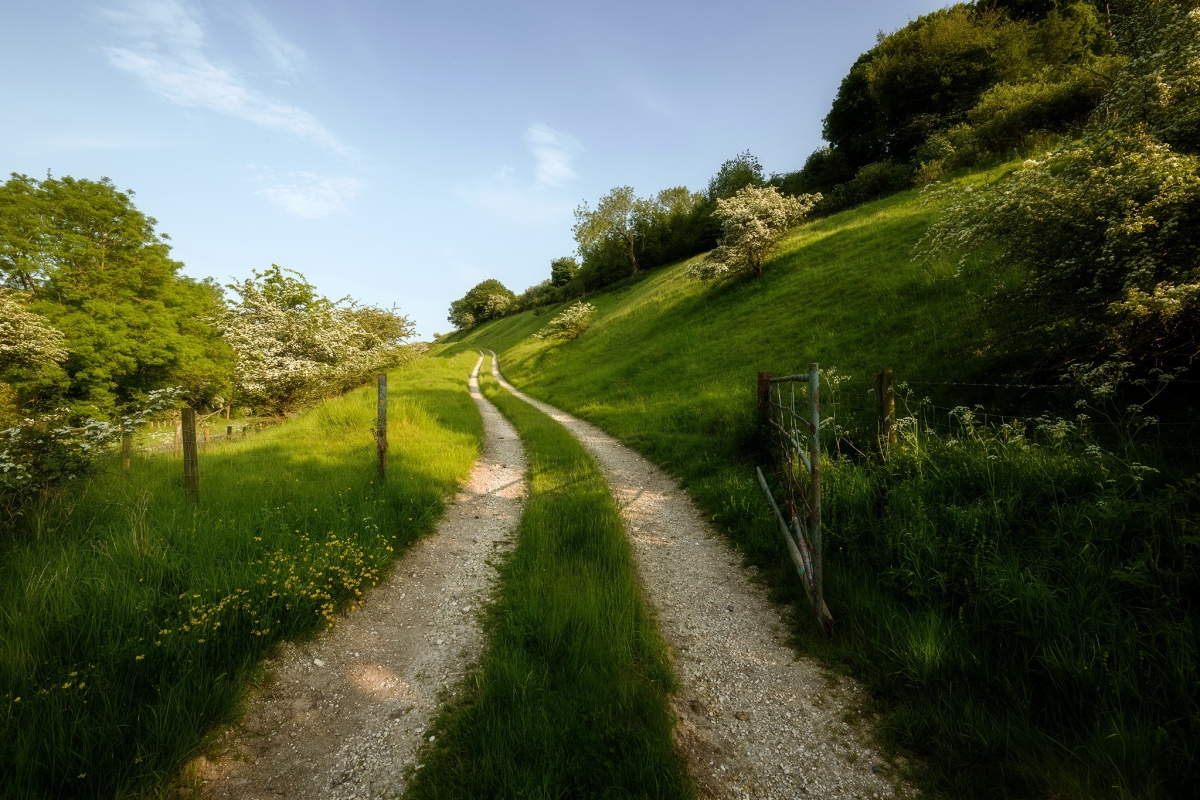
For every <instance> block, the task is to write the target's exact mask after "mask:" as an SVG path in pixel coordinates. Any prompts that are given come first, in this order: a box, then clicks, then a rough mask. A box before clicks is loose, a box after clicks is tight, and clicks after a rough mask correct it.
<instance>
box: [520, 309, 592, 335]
mask: <svg viewBox="0 0 1200 800" xmlns="http://www.w3.org/2000/svg"><path fill="white" fill-rule="evenodd" d="M595 313H596V307H595V306H594V305H592V304H591V303H584V302H583V301H579V302H577V303H573V304H572V305H570V306H569V307H568V308H567V309H566V310H565V311H563V312H562V313H560V314H557V315H555V316H554V318H553V319H551V320H550V322H549V323H548V324H547V325H546V327H545V328H544V329H542V330H540V331H538V332H537V333H535V334H534V338H536V339H577V338H579V336H580V335H581V334H582V333H583V332H584V331H586V330H587V329H588V328H589V327H591V325H592V317H593V316H594V315H595Z"/></svg>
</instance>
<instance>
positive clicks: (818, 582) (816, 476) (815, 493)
mask: <svg viewBox="0 0 1200 800" xmlns="http://www.w3.org/2000/svg"><path fill="white" fill-rule="evenodd" d="M808 432H809V437H808V460H809V463H810V465H811V467H810V471H809V475H810V477H811V480H810V481H809V487H810V489H811V491H812V498H811V500H810V502H809V508H810V509H811V516H810V518H809V528H808V531H809V533H808V535H809V540H810V541H811V543H812V549H813V589H814V591H813V595H814V597H815V600H816V612H817V619H818V620H819V621H820V623H821V627H822V628H824V627H825V624H826V623H825V620H826V617H828V616H829V611H828V609H826V608H825V548H824V545H823V543H822V538H823V537H822V533H821V371H820V368H819V367H818V366H817V364H815V363H813V364H809V365H808Z"/></svg>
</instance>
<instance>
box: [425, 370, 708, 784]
mask: <svg viewBox="0 0 1200 800" xmlns="http://www.w3.org/2000/svg"><path fill="white" fill-rule="evenodd" d="M481 383H482V386H483V391H484V393H485V394H486V396H487V397H488V399H490V400H491V401H492V402H493V403H495V404H496V406H498V407H499V408H500V410H501V412H502V413H503V414H504V415H505V416H506V417H508V419H509V420H511V421H512V423H513V425H514V426H516V428H517V431H518V432H519V433H520V435H521V438H522V440H523V441H524V443H525V447H526V453H527V457H528V460H529V474H528V480H529V499H528V502H527V505H526V508H525V513H524V515H523V516H522V518H521V526H520V531H519V536H520V539H519V541H518V544H517V547H516V550H515V551H514V552H513V554H512V556H511V558H510V559H509V560H508V561H507V563H506V564H505V565H504V566H503V567H501V571H500V584H499V591H498V592H497V594H498V598H499V599H498V601H497V602H496V604H495V605H494V606H493V607H492V608H491V610H490V611H489V612H488V618H487V620H486V622H487V626H488V628H489V630H490V632H491V637H492V638H491V643H490V644H489V646H488V649H487V652H486V653H485V655H484V657H483V661H482V663H481V665H480V667H479V669H478V670H477V671H476V673H475V674H474V676H473V677H472V678H471V679H470V681H469V684H468V689H467V691H466V693H465V695H464V697H463V698H462V699H461V700H460V701H459V702H457V703H456V704H455V705H453V706H452V707H451V708H450V709H449V710H448V711H447V712H446V713H445V714H443V716H442V717H441V718H440V719H439V720H438V721H437V723H436V724H435V725H434V726H433V728H432V730H431V732H432V733H434V734H436V736H437V739H436V745H435V746H433V747H431V748H430V752H429V753H428V754H427V758H426V761H425V763H426V766H425V768H424V769H423V770H422V771H421V772H419V773H418V776H417V779H416V781H415V782H414V784H413V786H412V788H411V790H410V792H409V795H410V796H411V797H414V798H451V797H453V798H467V797H522V798H551V797H555V798H557V797H656V798H669V797H692V796H693V795H694V790H693V787H692V785H691V782H690V781H689V779H688V777H687V774H686V769H685V765H684V763H683V761H682V759H681V758H680V757H679V756H678V754H677V753H676V752H675V751H674V750H673V748H672V746H671V728H672V715H671V712H670V708H669V705H668V701H667V694H668V692H669V691H670V690H671V688H672V683H673V678H672V675H671V671H670V666H669V662H668V659H667V654H666V650H665V647H664V645H663V643H662V640H661V639H660V638H659V635H658V631H657V627H656V624H655V621H654V619H653V618H652V617H651V616H650V615H649V614H648V613H647V612H646V610H645V607H644V605H643V603H642V599H641V597H640V594H639V592H640V590H639V586H638V581H637V577H636V574H635V572H634V569H633V562H632V553H631V551H630V548H629V543H628V541H627V540H626V538H625V534H624V529H623V527H622V523H621V516H620V511H619V509H618V508H617V505H616V503H615V502H614V501H613V499H612V496H611V495H610V494H609V492H608V487H607V485H606V483H605V481H604V477H603V475H601V473H600V470H599V469H598V468H597V466H596V464H595V462H594V461H592V459H591V457H590V456H588V454H587V453H586V452H585V451H584V449H583V447H582V446H580V444H579V443H578V442H576V441H575V439H574V438H573V437H572V436H571V435H570V433H568V432H567V430H566V429H565V428H563V427H562V426H561V425H559V424H558V423H557V422H554V421H553V420H552V419H550V418H549V417H547V416H546V415H545V414H543V413H542V412H540V411H538V410H537V409H535V408H533V407H532V406H530V405H528V404H526V403H525V402H523V401H521V400H518V399H517V398H515V397H513V396H512V395H510V394H509V393H508V392H507V391H505V390H504V389H502V388H501V387H500V386H499V385H498V384H497V383H496V382H495V380H494V379H492V378H490V377H485V378H484V379H483V380H482V381H481Z"/></svg>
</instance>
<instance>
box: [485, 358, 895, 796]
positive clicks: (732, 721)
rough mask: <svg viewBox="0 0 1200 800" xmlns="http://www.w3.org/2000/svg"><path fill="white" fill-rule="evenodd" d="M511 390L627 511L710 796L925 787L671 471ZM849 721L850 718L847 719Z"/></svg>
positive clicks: (690, 751)
mask: <svg viewBox="0 0 1200 800" xmlns="http://www.w3.org/2000/svg"><path fill="white" fill-rule="evenodd" d="M492 355H493V359H492V373H493V375H495V377H496V379H497V380H499V381H500V382H501V383H502V384H503V385H504V386H505V387H506V388H507V389H508V390H509V391H511V392H513V393H514V394H516V395H517V396H518V397H521V398H522V399H524V400H526V401H527V402H529V403H531V404H532V405H534V406H535V407H537V408H539V409H541V410H542V411H544V412H545V413H547V414H549V415H550V416H551V417H553V418H554V419H555V420H557V421H558V422H559V423H561V424H562V425H564V426H565V427H566V428H567V429H568V430H569V431H571V433H572V434H574V435H575V437H576V438H578V439H579V441H580V442H581V443H582V444H583V445H584V447H586V448H587V450H588V451H589V452H591V454H592V455H593V456H594V457H595V458H596V460H597V461H598V462H599V464H600V468H601V470H602V471H603V472H604V475H605V477H606V478H607V480H608V483H609V486H610V488H611V490H612V493H613V497H614V498H615V499H616V500H617V502H618V503H619V504H620V506H621V508H622V512H623V514H624V517H625V523H626V527H627V529H628V531H629V534H630V537H631V539H632V541H633V545H634V552H635V554H636V558H637V560H638V569H639V572H640V575H641V578H642V581H643V584H644V586H645V588H646V593H647V596H648V597H649V600H650V602H651V604H652V606H653V607H654V609H655V611H656V613H657V615H658V617H659V619H660V620H661V622H662V628H663V634H664V636H665V637H666V639H667V641H668V643H669V644H670V645H671V647H672V651H673V655H674V658H675V672H676V675H677V676H678V678H679V682H680V690H679V691H678V692H677V693H676V694H675V696H674V698H673V705H674V708H675V713H676V715H677V718H678V722H677V728H676V735H677V741H678V745H679V747H680V748H681V750H682V751H683V752H684V753H686V756H687V758H688V761H689V764H690V768H691V774H692V776H693V777H694V778H695V780H696V782H697V784H698V785H699V787H700V793H701V796H702V797H709V798H747V797H752V798H795V797H813V798H845V800H850V798H877V797H905V796H914V795H915V794H916V792H915V791H914V790H913V789H912V788H911V787H910V786H908V785H907V784H906V783H905V782H904V781H903V780H902V779H901V778H900V777H899V774H898V770H897V767H898V766H899V765H898V764H897V763H894V762H890V761H888V760H887V759H886V758H885V756H884V755H883V754H882V753H881V752H880V751H879V750H878V749H877V748H876V747H874V746H873V744H872V743H871V738H870V731H869V729H868V728H869V725H868V724H867V723H866V721H865V720H863V719H862V717H861V715H860V714H858V713H857V710H858V708H859V707H861V706H862V705H863V701H864V700H865V699H866V696H865V694H864V692H863V690H862V689H861V687H859V686H858V685H857V684H855V683H854V682H853V681H851V680H848V679H846V678H843V677H837V676H834V675H832V674H829V673H827V672H826V671H825V670H823V669H822V668H821V666H820V665H819V664H818V663H817V662H816V661H813V660H811V659H805V658H800V659H798V658H797V656H796V653H795V651H794V650H792V649H791V648H790V647H789V646H788V645H787V643H786V639H785V631H786V630H787V625H786V624H785V622H784V620H783V618H782V617H781V615H780V610H779V609H777V608H776V607H775V606H773V605H772V604H771V602H770V601H769V599H768V597H767V593H766V590H765V589H764V588H763V585H762V584H761V582H758V581H756V580H755V579H754V577H755V576H754V570H753V569H746V568H743V567H742V566H741V563H742V559H741V556H740V555H739V554H738V553H737V552H736V551H734V550H733V549H731V548H730V546H729V545H728V543H727V541H726V540H725V538H724V537H722V536H721V535H720V534H719V533H718V532H717V531H715V530H714V529H713V528H712V526H711V525H709V524H708V522H707V520H706V519H705V518H704V516H703V515H702V514H701V513H700V511H699V509H698V508H697V507H696V506H695V504H694V503H693V502H692V500H691V498H690V497H688V496H687V494H686V493H684V492H683V491H682V490H680V489H679V487H678V485H677V484H676V482H675V481H674V479H672V478H671V477H670V476H669V475H667V474H666V473H664V472H663V471H662V470H660V469H659V468H658V467H656V466H654V465H653V464H651V463H650V462H649V461H647V460H646V459H645V458H643V457H642V456H640V455H638V454H637V453H635V452H634V451H633V450H631V449H629V448H628V447H626V446H624V445H622V444H621V443H620V442H618V441H617V440H616V439H614V438H613V437H611V436H609V435H608V434H606V433H604V432H603V431H601V430H600V429H599V428H597V427H595V426H593V425H590V424H588V423H586V422H583V421H581V420H579V419H576V418H575V417H573V416H571V415H570V414H567V413H565V412H563V411H560V410H559V409H557V408H555V407H554V406H550V405H547V404H546V403H542V402H539V401H537V400H534V399H532V398H530V397H527V396H525V395H523V394H521V393H520V392H519V391H518V390H516V389H515V388H514V387H512V386H511V385H510V384H508V383H507V382H506V381H505V380H504V379H503V377H501V375H500V372H499V369H498V367H497V361H496V358H495V353H493V354H492ZM847 720H855V724H850V722H848V721H847Z"/></svg>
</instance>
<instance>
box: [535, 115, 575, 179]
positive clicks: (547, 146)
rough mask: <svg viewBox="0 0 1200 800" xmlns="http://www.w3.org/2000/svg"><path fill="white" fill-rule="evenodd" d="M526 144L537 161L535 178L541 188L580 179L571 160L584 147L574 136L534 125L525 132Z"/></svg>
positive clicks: (537, 124)
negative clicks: (576, 178) (572, 166)
mask: <svg viewBox="0 0 1200 800" xmlns="http://www.w3.org/2000/svg"><path fill="white" fill-rule="evenodd" d="M525 142H526V143H527V144H528V145H529V151H530V152H531V153H532V154H533V157H534V159H536V161H537V166H536V168H535V170H534V176H533V177H534V180H535V181H536V182H537V184H538V185H539V186H561V185H563V184H564V183H566V182H567V181H569V180H571V178H575V177H578V175H577V174H576V173H575V170H574V169H572V168H571V159H573V158H574V157H575V156H577V155H579V153H580V152H582V151H583V145H582V144H580V143H579V140H578V139H576V138H575V137H574V136H571V135H570V134H567V133H563V132H562V131H556V130H554V129H553V128H551V127H549V126H547V125H542V124H541V123H534V124H533V125H530V126H529V128H528V129H526V131H525Z"/></svg>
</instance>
